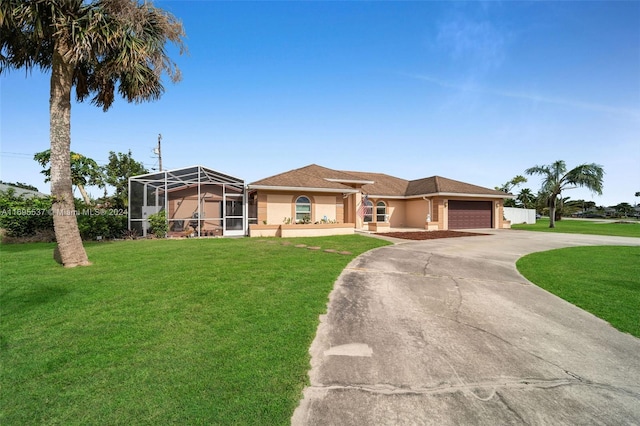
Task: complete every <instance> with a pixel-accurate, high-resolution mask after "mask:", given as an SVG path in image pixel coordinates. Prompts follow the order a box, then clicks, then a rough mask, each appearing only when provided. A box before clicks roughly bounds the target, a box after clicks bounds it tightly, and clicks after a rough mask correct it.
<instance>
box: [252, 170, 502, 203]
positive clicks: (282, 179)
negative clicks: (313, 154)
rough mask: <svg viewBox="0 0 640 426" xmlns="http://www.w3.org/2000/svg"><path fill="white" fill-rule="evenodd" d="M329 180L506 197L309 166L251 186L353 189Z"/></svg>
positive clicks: (393, 190) (431, 181)
mask: <svg viewBox="0 0 640 426" xmlns="http://www.w3.org/2000/svg"><path fill="white" fill-rule="evenodd" d="M327 179H335V180H343V181H354V180H355V181H358V180H359V181H373V182H374V183H372V184H370V183H368V184H365V185H363V186H362V191H363V192H364V193H366V194H370V195H381V196H395V197H412V196H420V195H428V194H437V193H447V194H472V195H493V196H496V197H504V196H506V195H507V194H505V193H504V192H502V191H496V190H495V189H489V188H484V187H481V186H477V185H472V184H469V183H465V182H460V181H457V180H453V179H447V178H444V177H441V176H432V177H428V178H423V179H416V180H411V181H408V180H405V179H401V178H397V177H394V176H389V175H386V174H383V173H369V172H354V171H340V170H333V169H328V168H326V167H322V166H318V165H317V164H310V165H308V166H305V167H301V168H299V169H295V170H290V171H288V172H284V173H280V174H278V175H274V176H270V177H267V178H264V179H261V180H259V181H256V182H253V183H251V185H250V186H254V185H258V186H280V187H291V188H322V189H345V190H349V189H352V187H351V186H349V185H348V184H343V183H340V182H335V181H329V180H327Z"/></svg>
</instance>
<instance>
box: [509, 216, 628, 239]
mask: <svg viewBox="0 0 640 426" xmlns="http://www.w3.org/2000/svg"><path fill="white" fill-rule="evenodd" d="M511 228H512V229H521V230H525V231H541V232H560V233H568V234H593V235H611V236H616V237H640V222H633V223H603V222H595V221H588V220H566V219H565V220H559V221H556V227H555V228H549V219H548V218H546V219H545V218H543V219H538V220H537V221H536V223H535V225H522V224H521V225H511Z"/></svg>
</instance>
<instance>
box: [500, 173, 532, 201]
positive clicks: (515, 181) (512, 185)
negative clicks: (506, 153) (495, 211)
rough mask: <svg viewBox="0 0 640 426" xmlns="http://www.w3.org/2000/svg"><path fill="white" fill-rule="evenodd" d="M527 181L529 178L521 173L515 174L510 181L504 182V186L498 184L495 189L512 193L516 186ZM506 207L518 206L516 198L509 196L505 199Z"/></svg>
mask: <svg viewBox="0 0 640 426" xmlns="http://www.w3.org/2000/svg"><path fill="white" fill-rule="evenodd" d="M526 181H527V178H526V177H524V176H521V175H517V176H515V177H514V178H513V179H511V180H510V181H508V182H506V183H504V184H503V185H502V186H496V187H495V189H496V190H498V191H502V192H506V193H507V194H510V193H511V190H512V189H513V188H515V187H516V186H518V185H520V184H523V183H525V182H526ZM504 206H505V207H516V200H514V199H512V198H507V199H505V200H504Z"/></svg>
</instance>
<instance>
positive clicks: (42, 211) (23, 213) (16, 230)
mask: <svg viewBox="0 0 640 426" xmlns="http://www.w3.org/2000/svg"><path fill="white" fill-rule="evenodd" d="M0 228H2V229H4V230H5V231H6V237H9V238H12V237H13V238H19V237H31V236H33V235H35V234H36V233H37V232H39V231H44V230H50V231H53V217H52V216H51V198H49V197H46V198H35V197H33V198H27V197H24V196H18V195H16V193H15V191H14V190H13V189H9V190H8V191H0ZM5 240H6V238H3V241H5Z"/></svg>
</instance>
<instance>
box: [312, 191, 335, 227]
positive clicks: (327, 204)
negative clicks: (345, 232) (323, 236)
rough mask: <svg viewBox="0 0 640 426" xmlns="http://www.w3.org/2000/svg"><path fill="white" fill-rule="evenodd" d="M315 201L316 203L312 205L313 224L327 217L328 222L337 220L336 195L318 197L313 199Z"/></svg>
mask: <svg viewBox="0 0 640 426" xmlns="http://www.w3.org/2000/svg"><path fill="white" fill-rule="evenodd" d="M340 198H342V196H340ZM313 200H314V201H315V203H312V204H311V212H312V215H311V216H312V217H311V221H312V222H319V221H321V220H322V219H323V218H324V217H325V216H326V217H327V220H330V221H335V220H337V218H336V217H337V214H336V196H335V195H330V196H326V195H316V196H314V197H313Z"/></svg>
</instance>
